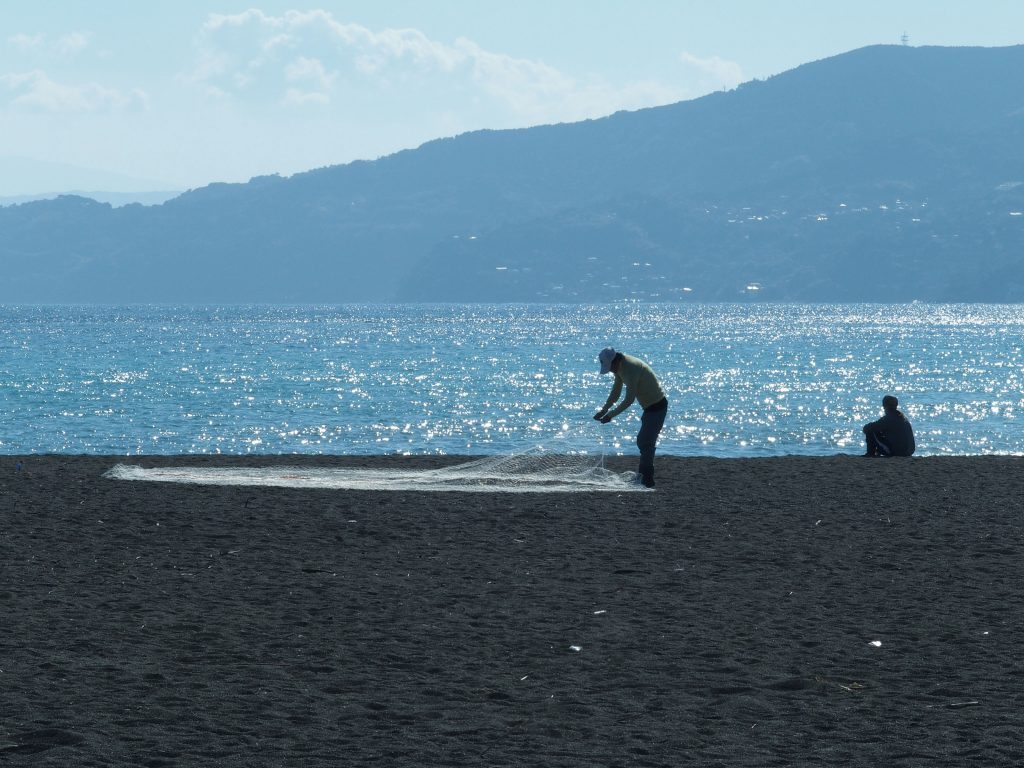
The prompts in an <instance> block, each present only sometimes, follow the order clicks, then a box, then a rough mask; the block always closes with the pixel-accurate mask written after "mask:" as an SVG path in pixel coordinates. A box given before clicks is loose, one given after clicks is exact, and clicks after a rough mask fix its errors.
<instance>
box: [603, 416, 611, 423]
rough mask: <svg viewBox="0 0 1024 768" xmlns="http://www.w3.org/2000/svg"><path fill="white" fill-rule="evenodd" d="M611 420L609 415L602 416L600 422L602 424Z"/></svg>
mask: <svg viewBox="0 0 1024 768" xmlns="http://www.w3.org/2000/svg"><path fill="white" fill-rule="evenodd" d="M611 420H612V417H611V416H602V417H601V423H602V424H607V423H608V422H609V421H611Z"/></svg>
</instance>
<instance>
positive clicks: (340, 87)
mask: <svg viewBox="0 0 1024 768" xmlns="http://www.w3.org/2000/svg"><path fill="white" fill-rule="evenodd" d="M199 41H200V42H199V54H198V59H197V62H196V66H195V67H194V69H193V71H192V74H191V77H190V78H189V79H190V80H192V81H193V82H194V83H196V84H198V85H200V86H202V87H203V88H204V89H205V90H206V91H207V92H208V93H210V94H213V95H217V96H223V95H226V94H234V95H235V96H238V97H244V98H245V99H247V100H262V101H265V102H267V103H275V102H276V103H282V102H283V103H286V104H294V105H298V104H309V103H314V102H315V103H319V104H324V103H327V102H328V101H338V100H339V96H340V95H341V92H343V91H345V90H346V89H348V92H349V93H351V92H352V90H353V89H355V90H359V89H363V90H365V89H366V88H367V87H369V88H374V89H378V90H381V91H383V90H385V89H386V90H388V91H389V92H391V93H393V94H395V95H401V94H406V95H408V96H409V97H410V98H423V97H424V94H427V93H436V94H437V95H436V98H435V102H436V103H437V107H436V111H437V112H438V113H439V114H440V113H441V112H443V111H446V110H450V109H451V108H452V107H453V106H454V105H453V103H452V99H455V98H458V99H460V103H462V104H477V105H479V104H480V103H481V102H486V103H488V104H490V105H491V107H492V108H496V110H497V111H498V112H500V113H501V117H499V119H498V122H501V123H504V124H509V123H515V124H526V123H536V122H557V121H565V120H578V119H583V118H587V117H596V116H600V115H605V114H608V113H609V112H614V111H616V110H620V109H636V108H640V107H644V106H651V105H652V104H664V103H667V102H670V101H675V100H678V99H680V98H683V96H684V93H683V92H681V90H680V89H678V88H673V87H669V86H666V85H663V84H658V83H654V82H645V83H631V84H627V85H616V84H612V83H609V82H607V81H605V80H603V79H601V78H586V79H583V80H581V79H578V78H577V77H574V76H572V75H569V74H566V73H564V72H561V71H560V70H558V69H556V68H554V67H552V66H549V65H547V64H545V63H544V62H541V61H536V60H532V59H524V58H517V57H514V56H510V55H507V54H503V53H496V52H493V51H488V50H486V49H484V48H482V47H481V46H479V45H478V44H477V43H475V42H473V41H471V40H467V39H464V38H460V39H458V40H456V41H455V43H454V44H447V43H443V42H440V41H437V40H433V39H431V38H430V37H428V36H427V35H426V34H424V33H423V32H421V31H419V30H416V29H383V30H379V31H375V30H371V29H369V28H367V27H364V26H362V25H360V24H352V23H343V22H340V21H338V20H337V19H336V18H335V17H334V16H333V15H332V14H331V13H330V12H328V11H324V10H312V11H288V12H286V13H284V14H282V15H277V16H275V15H269V14H266V13H264V12H263V11H261V10H258V9H249V10H247V11H244V12H243V13H238V14H232V15H222V14H215V15H211V16H210V17H209V18H208V19H207V21H206V23H205V24H204V25H203V27H202V29H201V30H200V36H199Z"/></svg>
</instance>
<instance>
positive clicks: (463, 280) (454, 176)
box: [0, 46, 1024, 302]
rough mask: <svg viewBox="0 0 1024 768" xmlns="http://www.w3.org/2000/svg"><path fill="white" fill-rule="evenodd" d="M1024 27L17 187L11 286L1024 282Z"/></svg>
mask: <svg viewBox="0 0 1024 768" xmlns="http://www.w3.org/2000/svg"><path fill="white" fill-rule="evenodd" d="M1021 71H1024V46H1015V47H1011V48H998V49H981V48H910V47H904V46H876V47H870V48H864V49H861V50H857V51H853V52H851V53H847V54H844V55H842V56H837V57H834V58H831V59H826V60H823V61H819V62H815V63H813V64H807V65H804V66H802V67H798V68H797V69H794V70H792V71H790V72H786V73H784V74H781V75H778V76H776V77H773V78H770V79H768V80H766V81H755V82H751V83H747V84H745V85H742V86H740V87H739V88H737V89H736V90H734V91H730V92H727V93H716V94H713V95H710V96H706V97H704V98H701V99H696V100H693V101H688V102H682V103H679V104H673V105H670V106H666V107H659V108H654V109H646V110H641V111H638V112H631V113H617V114H615V115H612V116H610V117H607V118H603V119H600V120H590V121H586V122H582V123H574V124H563V125H554V126H542V127H537V128H531V129H524V130H515V131H480V132H475V133H470V134H465V135H463V136H459V137H456V138H454V139H445V140H439V141H434V142H430V143H428V144H425V145H423V146H422V147H420V148H418V149H416V150H409V151H405V152H400V153H397V154H395V155H392V156H390V157H386V158H383V159H381V160H377V161H375V162H356V163H351V164H349V165H345V166H335V167H331V168H323V169H319V170H316V171H310V172H308V173H303V174H298V175H296V176H293V177H291V178H288V179H282V178H279V177H273V176H272V177H262V178H257V179H253V180H252V181H250V182H249V183H247V184H234V185H227V184H214V185H211V186H209V187H204V188H202V189H198V190H194V191H191V192H188V193H185V194H184V195H181V196H179V197H177V198H174V199H172V200H170V201H168V202H166V203H164V204H163V205H159V206H153V207H143V206H138V205H129V206H125V207H123V208H116V209H115V208H112V207H110V206H109V205H103V204H100V203H96V202H93V201H89V200H85V199H82V198H77V197H62V198H59V199H58V200H55V201H49V202H37V203H27V204H24V205H19V206H15V207H9V208H3V209H0V259H2V262H3V268H4V272H3V274H4V278H3V281H2V282H0V301H5V302H13V301H105V302H107V301H115V302H126V301H146V302H150V301H181V302H206V301H218V302H220V301H230V302H247V301H311V302H321V301H323V302H335V301H354V300H362V301H376V300H383V301H388V300H396V299H400V300H417V301H448V300H454V301H467V300H468V301H506V300H515V301H531V300H545V301H547V300H553V301H609V300H617V299H628V298H638V299H660V300H677V299H678V300H696V301H701V300H704V301H707V300H736V299H750V298H757V299H767V300H823V301H825V300H828V301H832V300H858V301H860V300H868V301H903V300H910V299H921V300H947V301H949V300H965V301H967V300H970V301H1022V300H1024V258H1022V256H1024V250H1022V246H1024V82H1022V79H1021V78H1020V77H1019V76H1018V73H1019V72H1021Z"/></svg>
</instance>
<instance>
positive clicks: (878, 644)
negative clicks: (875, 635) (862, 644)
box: [868, 640, 882, 648]
mask: <svg viewBox="0 0 1024 768" xmlns="http://www.w3.org/2000/svg"><path fill="white" fill-rule="evenodd" d="M868 645H873V646H875V648H881V647H882V641H881V640H872V641H871V642H870V643H868Z"/></svg>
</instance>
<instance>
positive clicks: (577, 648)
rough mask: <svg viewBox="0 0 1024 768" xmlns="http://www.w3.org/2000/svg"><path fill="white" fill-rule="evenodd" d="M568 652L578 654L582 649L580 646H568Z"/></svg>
mask: <svg viewBox="0 0 1024 768" xmlns="http://www.w3.org/2000/svg"><path fill="white" fill-rule="evenodd" d="M569 650H570V651H573V652H575V653H579V652H580V651H582V650H583V649H582V648H581V647H580V646H578V645H570V646H569Z"/></svg>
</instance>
